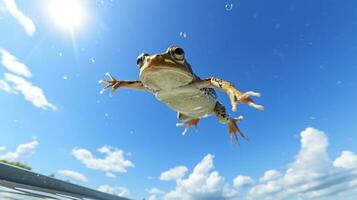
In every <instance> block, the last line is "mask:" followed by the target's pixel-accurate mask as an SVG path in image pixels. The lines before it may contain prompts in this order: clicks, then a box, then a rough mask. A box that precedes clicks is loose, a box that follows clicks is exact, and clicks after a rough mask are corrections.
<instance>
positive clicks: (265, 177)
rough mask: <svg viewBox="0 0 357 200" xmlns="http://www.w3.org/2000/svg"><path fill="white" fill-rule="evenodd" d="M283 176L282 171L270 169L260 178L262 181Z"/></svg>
mask: <svg viewBox="0 0 357 200" xmlns="http://www.w3.org/2000/svg"><path fill="white" fill-rule="evenodd" d="M280 176H281V173H280V172H278V171H276V170H273V169H272V170H268V171H266V172H265V173H264V175H263V176H262V177H261V178H260V179H259V180H260V181H262V182H264V181H271V180H274V179H276V178H279V177H280Z"/></svg>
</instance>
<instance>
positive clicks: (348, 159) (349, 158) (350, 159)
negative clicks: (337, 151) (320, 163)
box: [333, 151, 357, 169]
mask: <svg viewBox="0 0 357 200" xmlns="http://www.w3.org/2000/svg"><path fill="white" fill-rule="evenodd" d="M333 165H334V166H335V167H341V168H344V169H355V168H357V155H356V154H354V153H353V152H351V151H343V152H342V154H341V156H340V157H338V158H337V159H336V160H335V161H334V162H333Z"/></svg>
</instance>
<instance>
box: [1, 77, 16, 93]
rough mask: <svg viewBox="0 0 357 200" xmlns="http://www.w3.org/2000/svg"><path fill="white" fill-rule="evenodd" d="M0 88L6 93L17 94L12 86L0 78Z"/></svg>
mask: <svg viewBox="0 0 357 200" xmlns="http://www.w3.org/2000/svg"><path fill="white" fill-rule="evenodd" d="M0 90H3V91H5V92H7V93H12V94H17V91H16V90H15V89H14V88H12V87H11V86H10V85H9V84H8V83H7V82H6V81H4V80H1V79H0Z"/></svg>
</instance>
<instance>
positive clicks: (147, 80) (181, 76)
mask: <svg viewBox="0 0 357 200" xmlns="http://www.w3.org/2000/svg"><path fill="white" fill-rule="evenodd" d="M136 65H137V67H138V69H139V80H118V79H116V78H115V77H114V76H113V75H112V74H111V73H109V72H107V73H106V76H108V77H109V78H108V79H107V80H100V81H99V82H100V83H105V84H106V85H105V86H104V87H103V89H102V90H101V91H100V93H101V94H103V92H104V91H106V90H107V89H109V88H111V89H112V90H111V92H110V96H112V95H113V94H114V92H115V91H117V89H119V88H127V89H134V90H141V91H145V92H149V93H152V94H153V95H154V96H155V97H156V99H157V100H159V101H160V102H163V103H164V104H166V105H167V106H168V107H170V108H171V109H172V110H174V111H176V112H177V118H178V120H179V121H180V123H177V124H176V125H177V126H184V127H185V129H184V131H183V135H185V134H186V133H187V131H188V129H189V128H190V127H192V126H195V127H197V125H198V122H199V121H200V120H201V119H202V118H205V117H208V116H210V115H216V118H217V120H218V121H219V122H220V123H222V124H225V125H227V126H228V133H229V139H230V142H231V143H232V138H233V136H234V137H235V140H236V142H237V143H238V144H239V138H238V135H237V132H238V133H239V135H240V136H241V137H242V138H244V139H245V140H249V139H248V137H246V136H245V135H244V134H243V132H242V131H241V130H240V128H239V127H238V125H237V123H238V122H240V121H242V119H243V116H242V115H240V116H238V117H230V115H229V114H228V113H227V111H226V108H225V106H224V105H223V104H222V103H221V102H220V101H219V100H218V98H217V93H216V91H215V90H216V89H218V90H220V91H222V92H224V93H226V94H227V95H228V97H229V99H230V103H231V106H232V111H233V112H237V105H238V104H247V105H249V106H251V107H253V108H255V109H258V110H264V106H262V105H258V104H256V103H254V101H253V100H252V98H251V97H260V96H261V94H260V93H258V92H254V91H248V92H242V91H240V90H238V89H237V88H236V87H235V86H234V85H233V83H231V82H229V81H226V80H223V79H220V78H216V77H209V78H200V77H199V76H197V75H196V74H195V73H194V72H193V70H192V67H191V64H189V62H188V61H187V59H186V55H185V51H184V50H183V48H181V47H179V46H178V45H171V46H169V47H168V48H167V50H166V51H165V52H163V53H157V54H152V55H149V54H148V53H141V54H140V55H139V56H138V57H137V61H136Z"/></svg>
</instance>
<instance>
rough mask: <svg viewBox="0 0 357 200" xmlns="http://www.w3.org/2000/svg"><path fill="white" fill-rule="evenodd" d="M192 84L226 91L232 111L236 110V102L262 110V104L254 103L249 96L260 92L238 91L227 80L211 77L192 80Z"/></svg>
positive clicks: (255, 95)
mask: <svg viewBox="0 0 357 200" xmlns="http://www.w3.org/2000/svg"><path fill="white" fill-rule="evenodd" d="M193 84H194V85H196V87H198V88H204V87H213V88H218V89H220V90H222V91H224V92H225V93H227V94H228V96H229V99H230V101H231V104H232V111H233V112H236V111H237V104H239V103H247V104H248V105H250V106H252V107H254V108H256V109H258V110H264V106H262V105H257V104H255V103H254V102H253V100H252V99H251V98H250V97H251V96H253V97H259V96H260V93H257V92H253V91H249V92H244V93H243V92H241V91H239V90H238V89H237V88H235V87H234V85H233V84H232V83H230V82H228V81H225V80H222V79H219V78H213V77H211V78H206V79H203V80H197V81H195V82H193Z"/></svg>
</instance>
